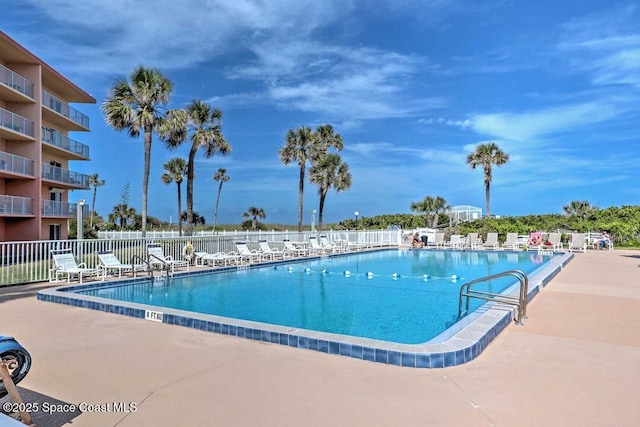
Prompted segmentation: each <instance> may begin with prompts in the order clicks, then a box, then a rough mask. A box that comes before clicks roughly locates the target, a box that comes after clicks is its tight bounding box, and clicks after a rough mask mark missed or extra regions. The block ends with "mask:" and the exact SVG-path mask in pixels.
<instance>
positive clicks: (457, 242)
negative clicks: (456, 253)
mask: <svg viewBox="0 0 640 427" xmlns="http://www.w3.org/2000/svg"><path fill="white" fill-rule="evenodd" d="M463 246H464V238H463V237H462V235H461V234H452V235H451V237H450V238H449V241H448V242H446V243H445V247H447V248H451V249H462V247H463Z"/></svg>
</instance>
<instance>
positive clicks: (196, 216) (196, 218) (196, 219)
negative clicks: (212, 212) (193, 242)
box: [180, 211, 207, 225]
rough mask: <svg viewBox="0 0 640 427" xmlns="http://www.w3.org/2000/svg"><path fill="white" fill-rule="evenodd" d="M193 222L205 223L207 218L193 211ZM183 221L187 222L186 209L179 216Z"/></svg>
mask: <svg viewBox="0 0 640 427" xmlns="http://www.w3.org/2000/svg"><path fill="white" fill-rule="evenodd" d="M192 215H193V224H194V225H196V224H200V225H205V224H206V223H207V219H206V218H205V217H203V216H202V215H200V214H199V213H198V212H196V211H193V214H192ZM180 218H181V219H182V220H183V221H184V222H187V211H184V212H182V216H181V217H180Z"/></svg>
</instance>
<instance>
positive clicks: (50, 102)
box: [42, 89, 89, 129]
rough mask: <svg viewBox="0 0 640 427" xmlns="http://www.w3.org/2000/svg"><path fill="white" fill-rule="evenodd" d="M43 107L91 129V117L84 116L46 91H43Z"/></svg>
mask: <svg viewBox="0 0 640 427" xmlns="http://www.w3.org/2000/svg"><path fill="white" fill-rule="evenodd" d="M42 105H44V106H47V107H49V108H51V109H52V110H53V111H55V112H57V113H59V114H62V115H63V116H65V117H66V118H68V119H69V120H71V121H72V122H75V123H77V124H79V125H80V126H82V127H84V128H86V129H89V117H88V116H85V115H84V114H82V113H81V112H80V111H78V110H76V109H75V108H73V107H70V106H69V104H68V103H66V102H64V101H63V100H61V99H59V98H56V97H55V96H53V95H51V94H50V93H49V92H47V91H46V90H44V89H43V90H42Z"/></svg>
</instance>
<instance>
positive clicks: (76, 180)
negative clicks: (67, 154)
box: [42, 163, 89, 190]
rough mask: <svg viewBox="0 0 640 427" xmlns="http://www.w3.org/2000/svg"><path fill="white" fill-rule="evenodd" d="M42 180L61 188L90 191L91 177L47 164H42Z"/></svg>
mask: <svg viewBox="0 0 640 427" xmlns="http://www.w3.org/2000/svg"><path fill="white" fill-rule="evenodd" d="M42 180H43V181H48V182H50V183H52V184H55V185H56V186H57V187H61V188H69V189H83V190H88V189H89V175H84V174H81V173H79V172H72V171H70V170H68V169H62V168H60V167H58V166H53V165H50V164H47V163H42Z"/></svg>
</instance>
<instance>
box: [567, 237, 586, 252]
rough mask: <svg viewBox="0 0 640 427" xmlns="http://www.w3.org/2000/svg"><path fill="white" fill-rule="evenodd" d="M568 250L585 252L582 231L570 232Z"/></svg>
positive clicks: (584, 240)
mask: <svg viewBox="0 0 640 427" xmlns="http://www.w3.org/2000/svg"><path fill="white" fill-rule="evenodd" d="M569 252H587V240H586V239H585V236H584V233H571V242H569Z"/></svg>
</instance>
